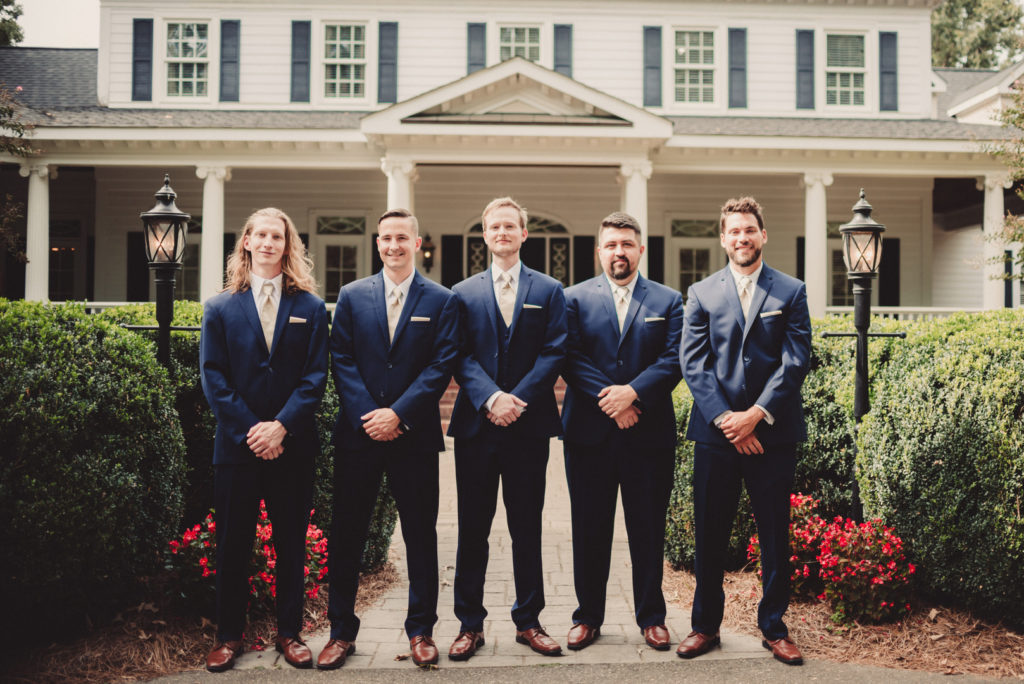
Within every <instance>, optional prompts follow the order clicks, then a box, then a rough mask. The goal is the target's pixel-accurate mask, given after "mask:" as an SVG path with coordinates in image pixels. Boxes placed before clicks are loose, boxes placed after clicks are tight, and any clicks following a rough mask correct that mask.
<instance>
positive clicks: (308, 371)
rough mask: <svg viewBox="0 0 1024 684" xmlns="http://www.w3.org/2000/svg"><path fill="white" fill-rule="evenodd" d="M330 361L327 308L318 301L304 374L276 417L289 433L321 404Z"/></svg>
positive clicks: (309, 416)
mask: <svg viewBox="0 0 1024 684" xmlns="http://www.w3.org/2000/svg"><path fill="white" fill-rule="evenodd" d="M327 363H328V357H327V308H326V307H325V306H324V303H323V302H318V304H317V308H316V313H315V314H314V316H313V330H311V331H310V335H309V346H308V347H307V348H306V361H305V364H304V366H303V368H302V376H301V377H300V378H299V382H298V384H297V385H296V386H295V389H294V390H292V393H291V396H289V397H288V401H287V402H285V405H284V406H283V407H282V408H281V410H280V411H278V413H277V416H276V417H277V420H279V421H280V422H281V424H282V425H284V427H285V429H286V430H288V432H291V431H292V430H293V429H294V428H295V426H296V425H298V424H299V423H301V422H302V421H303V420H308V419H310V418H311V417H312V416H313V414H314V413H316V410H317V408H319V407H320V402H321V401H322V400H323V398H324V389H326V387H327Z"/></svg>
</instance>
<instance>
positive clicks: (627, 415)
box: [615, 406, 640, 430]
mask: <svg viewBox="0 0 1024 684" xmlns="http://www.w3.org/2000/svg"><path fill="white" fill-rule="evenodd" d="M639 421H640V409H638V408H637V407H636V406H630V407H629V408H628V409H626V410H625V411H622V412H621V413H619V414H618V415H616V416H615V424H616V425H617V426H618V427H619V429H620V430H626V429H628V428H631V427H633V426H634V425H636V424H637V423H638V422H639Z"/></svg>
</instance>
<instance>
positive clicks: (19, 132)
mask: <svg viewBox="0 0 1024 684" xmlns="http://www.w3.org/2000/svg"><path fill="white" fill-rule="evenodd" d="M8 3H9V0H0V45H3V44H4V42H3V36H4V32H5V24H4V22H5V21H7V20H5V19H4V18H3V13H4V12H5V11H7V8H6V7H4V6H5V5H7V4H8ZM15 8H16V9H17V11H18V14H19V15H20V14H21V8H20V7H18V6H17V5H15ZM16 16H17V15H16ZM14 26H15V28H17V24H14ZM19 31H20V29H19ZM18 40H21V37H20V35H19V37H18ZM20 91H21V86H16V87H15V93H17V92H20ZM28 130H29V127H28V126H27V125H25V123H24V122H23V121H22V120H21V118H20V116H19V113H18V103H17V100H15V97H14V94H13V93H11V91H10V90H8V89H7V87H6V86H5V85H4V84H3V83H0V153H6V154H9V155H11V156H13V157H30V156H32V154H34V153H35V150H33V149H32V146H31V145H29V143H28V141H27V140H25V133H27V132H28ZM24 215H25V206H24V205H23V204H22V203H21V202H18V201H16V200H15V199H14V195H12V194H10V193H4V194H3V195H2V196H0V249H3V250H4V251H6V252H7V253H8V254H10V255H11V256H13V257H14V258H15V259H16V260H17V261H20V262H22V263H25V262H27V261H28V258H27V257H26V256H25V238H24V236H22V235H21V234H20V233H19V232H18V231H17V230H16V228H15V227H16V226H17V224H18V221H19V220H20V219H21V218H22V217H23V216H24Z"/></svg>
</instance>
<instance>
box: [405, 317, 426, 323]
mask: <svg viewBox="0 0 1024 684" xmlns="http://www.w3.org/2000/svg"><path fill="white" fill-rule="evenodd" d="M409 322H410V323H429V322H430V316H409Z"/></svg>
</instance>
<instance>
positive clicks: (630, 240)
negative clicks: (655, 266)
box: [597, 226, 644, 285]
mask: <svg viewBox="0 0 1024 684" xmlns="http://www.w3.org/2000/svg"><path fill="white" fill-rule="evenodd" d="M643 253H644V247H643V245H641V244H640V236H638V235H637V234H636V231H635V230H633V229H632V228H616V227H614V226H608V227H606V228H603V229H601V235H600V244H599V245H598V247H597V255H598V257H599V258H600V260H601V268H603V269H604V272H605V273H607V274H608V277H609V278H611V279H612V280H613V281H615V282H617V283H621V284H623V285H625V284H626V283H628V282H629V281H630V280H632V278H633V274H634V273H636V269H637V267H638V266H639V265H640V255H641V254H643Z"/></svg>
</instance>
